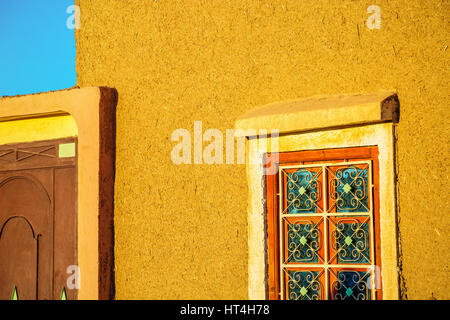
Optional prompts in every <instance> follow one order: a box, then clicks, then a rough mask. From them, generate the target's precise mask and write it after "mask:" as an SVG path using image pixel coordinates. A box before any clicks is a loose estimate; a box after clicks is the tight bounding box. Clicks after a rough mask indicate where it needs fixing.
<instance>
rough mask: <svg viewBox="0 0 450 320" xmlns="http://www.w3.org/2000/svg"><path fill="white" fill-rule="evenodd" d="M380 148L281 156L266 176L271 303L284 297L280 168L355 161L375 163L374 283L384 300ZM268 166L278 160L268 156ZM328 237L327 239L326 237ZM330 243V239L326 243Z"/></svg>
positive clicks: (284, 154)
mask: <svg viewBox="0 0 450 320" xmlns="http://www.w3.org/2000/svg"><path fill="white" fill-rule="evenodd" d="M378 154H379V151H378V147H377V146H369V147H352V148H339V149H324V150H308V151H292V152H280V153H278V161H277V163H276V164H275V165H276V168H277V170H276V173H275V174H272V175H266V176H265V200H266V201H265V203H266V206H265V209H266V210H265V211H266V212H265V215H266V216H265V227H266V239H265V240H266V241H265V242H266V243H265V244H266V298H268V299H269V300H279V299H280V298H281V292H280V290H281V288H280V287H281V286H280V272H281V271H280V269H281V266H280V245H279V244H280V243H279V239H280V235H279V232H280V231H279V230H280V228H279V221H280V220H279V198H278V195H279V192H280V186H279V174H280V172H279V169H278V167H279V166H284V165H308V164H320V163H325V162H327V163H340V162H354V161H371V162H372V185H373V193H372V195H373V196H372V200H371V201H372V206H373V220H374V223H373V225H372V228H373V234H374V244H373V245H374V249H375V250H374V255H375V257H374V262H375V266H376V267H377V269H378V270H377V271H378V272H377V273H376V274H375V277H376V278H375V281H376V283H377V287H376V291H375V298H376V299H377V300H381V299H382V288H381V252H380V251H381V243H380V198H379V160H378ZM265 158H266V161H265V163H267V164H268V166H269V165H274V164H273V163H271V162H270V160H273V159H274V158H275V159H276V157H273V155H272V154H270V153H267V154H266V157H265ZM327 238H328V237H327ZM326 241H328V239H327V240H326Z"/></svg>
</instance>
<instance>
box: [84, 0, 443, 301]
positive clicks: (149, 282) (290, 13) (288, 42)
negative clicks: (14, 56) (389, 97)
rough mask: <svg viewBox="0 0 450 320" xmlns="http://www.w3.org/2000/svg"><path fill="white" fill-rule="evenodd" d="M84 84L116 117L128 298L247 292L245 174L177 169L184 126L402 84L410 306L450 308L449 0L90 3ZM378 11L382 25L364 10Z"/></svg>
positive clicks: (403, 227)
mask: <svg viewBox="0 0 450 320" xmlns="http://www.w3.org/2000/svg"><path fill="white" fill-rule="evenodd" d="M76 3H77V4H78V5H79V6H80V7H81V29H80V30H77V31H76V39H77V73H78V85H79V86H89V85H95V86H99V85H102V86H111V87H115V88H117V90H118V92H119V104H118V111H117V181H116V200H115V205H116V211H115V232H116V235H115V237H116V256H115V258H116V290H117V298H118V299H127V298H156V299H158V298H174V299H177V298H236V299H240V298H247V221H246V201H247V189H246V188H247V187H246V185H247V182H246V176H245V168H244V167H243V166H237V165H234V166H231V165H228V166H227V165H214V166H210V165H181V166H175V165H174V164H172V162H171V160H170V152H171V149H172V147H173V146H174V144H175V143H174V142H171V141H170V136H171V133H172V132H173V130H175V129H177V128H187V129H189V130H190V131H191V132H193V121H194V120H202V121H203V127H204V128H219V129H222V130H224V129H226V128H232V127H233V123H234V121H235V119H236V118H237V117H238V116H239V115H241V114H242V113H244V112H245V111H247V110H249V109H251V108H253V107H256V106H259V105H263V104H266V103H269V102H274V101H280V100H286V99H294V98H300V97H307V96H311V95H316V94H339V93H368V92H377V91H380V90H391V89H392V90H396V91H397V92H398V96H399V98H400V102H401V121H400V124H399V126H398V158H399V166H398V167H399V168H398V169H399V185H400V194H399V206H400V212H399V216H400V224H399V228H400V234H401V242H402V246H401V249H402V254H403V258H402V269H403V278H404V281H403V285H404V290H403V297H408V298H417V299H430V298H433V297H434V298H440V299H443V298H450V295H449V291H448V289H447V287H448V285H449V280H448V272H449V265H448V261H450V250H448V248H449V242H448V236H447V232H448V230H449V228H450V218H449V215H448V208H449V207H450V203H449V202H450V201H449V197H448V196H447V193H448V170H446V169H443V168H442V166H443V165H444V164H445V165H446V164H448V162H449V153H448V144H449V139H448V137H449V130H448V128H449V126H450V123H449V117H448V99H449V98H450V97H449V82H448V81H449V80H448V79H449V69H448V65H449V56H448V55H449V52H450V50H448V49H447V48H448V44H449V43H448V42H449V34H448V30H449V12H450V2H448V1H438V0H436V1H424V0H408V1H406V0H404V1H402V0H398V1H387V0H386V1H342V0H334V1H331V0H329V1H309V0H308V1H302V0H292V1H281V0H280V1H277V2H276V3H275V2H272V1H254V0H239V1H237V0H236V1H223V0H220V1H219V0H208V1H195V0H186V1H170V0H165V1H143V0H134V1H125V0H121V1H116V0H109V1H107V0H102V1H97V0H96V1H93V0H77V1H76ZM371 4H377V5H378V6H380V8H381V19H382V25H381V29H380V30H369V29H368V28H367V27H366V25H365V20H366V19H367V17H368V16H369V15H368V14H367V13H366V10H367V7H368V6H369V5H371Z"/></svg>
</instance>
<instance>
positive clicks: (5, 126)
mask: <svg viewBox="0 0 450 320" xmlns="http://www.w3.org/2000/svg"><path fill="white" fill-rule="evenodd" d="M77 135H78V129H77V125H76V123H75V120H74V119H73V118H72V116H56V117H46V118H32V119H23V120H12V121H3V122H0V145H4V144H9V143H19V142H32V141H41V140H51V139H57V138H65V137H76V136H77Z"/></svg>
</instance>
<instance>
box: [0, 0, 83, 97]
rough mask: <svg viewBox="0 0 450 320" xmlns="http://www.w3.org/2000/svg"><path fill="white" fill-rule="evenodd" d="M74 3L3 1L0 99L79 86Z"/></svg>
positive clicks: (0, 8)
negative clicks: (70, 20) (72, 17)
mask: <svg viewBox="0 0 450 320" xmlns="http://www.w3.org/2000/svg"><path fill="white" fill-rule="evenodd" d="M73 4H74V0H0V97H1V96H5V95H8V96H13V95H19V94H29V93H36V92H45V91H51V90H59V89H65V88H70V87H72V86H74V85H75V84H76V72H75V36H74V30H70V29H69V28H67V26H66V21H67V19H68V18H69V17H70V14H69V13H67V12H66V10H67V8H68V7H69V6H70V5H73Z"/></svg>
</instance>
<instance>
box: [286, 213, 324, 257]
mask: <svg viewBox="0 0 450 320" xmlns="http://www.w3.org/2000/svg"><path fill="white" fill-rule="evenodd" d="M284 222H285V228H286V240H285V251H284V260H285V263H318V262H320V263H323V262H324V258H323V254H324V252H323V251H324V248H323V219H322V218H315V219H314V218H310V219H303V218H302V219H299V218H289V219H285V220H284Z"/></svg>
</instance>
